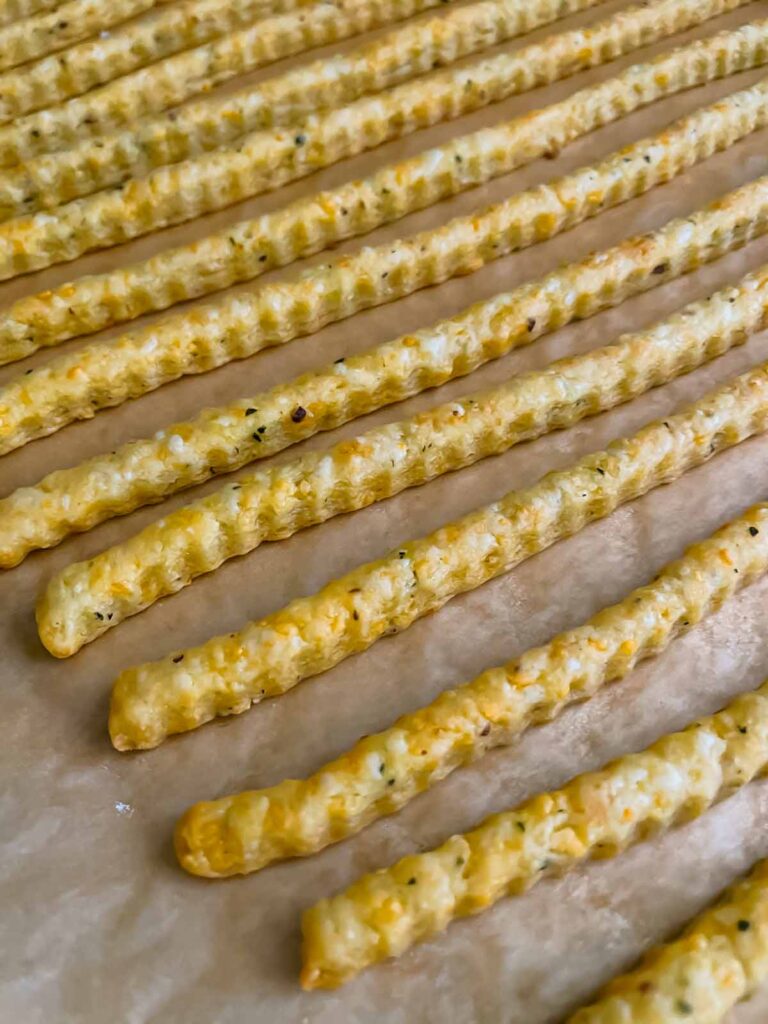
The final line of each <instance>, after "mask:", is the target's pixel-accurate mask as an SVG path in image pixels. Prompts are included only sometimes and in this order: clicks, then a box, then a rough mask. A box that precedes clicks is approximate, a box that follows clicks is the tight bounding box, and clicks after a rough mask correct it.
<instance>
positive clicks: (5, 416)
mask: <svg viewBox="0 0 768 1024" xmlns="http://www.w3.org/2000/svg"><path fill="white" fill-rule="evenodd" d="M766 99H768V80H766V82H764V83H762V84H761V85H760V86H754V87H752V88H751V89H748V90H745V91H744V92H742V93H737V94H734V95H733V96H730V97H729V98H728V99H727V100H725V101H722V102H720V103H717V104H715V105H714V106H712V107H707V108H705V109H704V110H701V111H698V112H697V113H695V114H693V115H691V116H690V117H686V118H684V119H683V120H682V121H679V122H677V123H676V124H675V125H674V126H673V127H672V128H670V129H667V130H666V131H664V132H662V133H660V134H659V135H657V136H652V137H651V138H648V139H643V140H641V141H640V142H638V143H634V144H633V145H631V146H627V147H625V148H624V149H622V150H619V151H618V152H617V153H614V154H612V155H611V156H609V157H608V158H607V159H606V160H604V161H602V162H601V163H600V164H598V165H596V166H595V167H585V168H581V169H580V170H578V171H576V172H574V173H573V174H569V175H567V176H565V177H564V178H560V179H558V180H556V181H553V182H550V183H548V184H546V185H543V186H538V187H536V188H534V189H530V190H528V191H526V192H522V193H518V194H516V195H514V196H512V197H511V198H510V199H508V200H505V201H504V202H501V203H498V204H496V205H495V206H491V207H488V208H486V209H485V210H482V211H479V212H478V213H475V214H469V215H466V216H462V217H457V218H455V219H454V220H452V221H449V222H448V223H447V224H445V225H443V226H441V227H439V228H436V229H432V230H428V231H424V232H421V233H419V234H417V235H413V236H411V237H410V238H406V239H401V240H397V241H394V242H388V243H385V244H383V245H380V246H378V247H376V248H364V249H362V250H360V251H358V252H357V253H355V254H353V255H351V256H348V257H342V258H341V259H338V260H337V261H336V262H335V263H331V264H327V265H324V266H323V265H321V266H320V267H317V268H313V269H311V270H310V271H308V272H306V273H305V274H303V275H301V276H299V277H298V278H297V279H295V280H293V281H287V282H276V283H274V284H269V285H267V286H266V287H264V288H262V289H260V290H258V291H254V292H251V293H250V294H243V295H237V296H233V297H230V296H227V297H224V298H223V299H221V300H219V302H217V303H213V304H211V305H209V306H203V307H198V308H196V309H194V310H193V311H191V312H190V313H188V314H181V315H180V316H176V317H169V318H167V319H166V320H165V321H161V322H160V323H158V324H153V325H151V326H150V327H148V328H145V329H143V330H139V331H136V332H135V333H132V334H126V335H123V336H122V337H121V338H119V339H117V340H114V341H109V342H96V343H94V344H92V345H90V346H88V347H87V348H84V349H80V350H79V351H77V352H75V353H72V354H68V355H63V356H59V357H58V358H56V359H53V360H51V361H50V362H49V363H47V364H45V365H44V366H42V367H41V368H40V369H36V370H34V371H27V372H26V373H24V374H22V375H20V376H19V377H16V378H15V379H13V380H11V381H9V383H8V384H7V385H5V387H3V388H2V389H0V453H5V452H8V451H12V450H13V449H14V448H19V447H21V446H23V445H24V444H27V443H28V442H29V441H32V440H34V439H36V438H38V437H45V436H47V435H48V434H51V433H54V432H55V431H56V430H59V429H61V427H63V426H66V425H67V424H68V423H72V422H74V421H76V420H79V419H90V418H92V417H93V416H94V414H95V413H96V412H98V411H99V409H103V408H108V407H111V406H115V405H120V404H121V403H122V402H124V401H126V400H129V399H132V398H137V397H138V396H140V395H143V394H146V393H147V392H149V391H152V390H154V389H156V388H158V387H161V386H162V385H163V384H166V383H168V382H170V381H173V380H177V379H178V378H179V377H182V376H185V375H187V374H194V373H205V372H207V371H209V370H211V369H213V368H214V367H218V366H222V365H224V364H225V363H228V362H230V361H231V360H233V359H242V358H245V357H246V356H250V355H253V354H254V353H255V352H258V351H260V350H261V349H264V348H268V347H271V346H273V345H277V344H283V343H285V342H287V341H290V340H292V339H294V338H297V337H302V336H306V335H309V334H311V333H312V332H314V331H316V330H318V329H319V328H320V327H322V326H323V325H325V324H328V323H331V322H334V321H338V320H342V319H345V318H346V317H349V316H352V315H353V314H354V313H356V312H359V311H360V310H361V309H367V308H370V307H371V306H377V305H381V304H383V303H384V302H390V301H392V300H393V299H396V298H400V297H402V296H404V295H410V294H412V293H413V292H415V291H417V290H418V289H420V288H424V287H426V286H427V285H431V284H436V283H439V282H441V281H445V280H448V279H449V278H451V277H455V276H458V275H459V274H466V273H470V272H472V271H475V270H477V269H479V268H480V267H482V266H483V265H485V264H486V263H489V262H491V261H492V260H494V259H498V258H499V257H501V256H503V255H505V254H506V253H509V252H512V251H514V250H519V249H521V248H524V247H525V246H528V245H532V244H534V243H536V242H539V241H541V240H543V239H545V238H551V237H552V236H553V235H556V234H558V233H559V232H561V231H563V230H565V229H566V228H570V227H573V226H574V225H575V224H578V223H581V222H582V221H584V220H586V219H587V218H589V217H592V216H595V215H596V214H598V213H600V212H601V211H602V210H604V209H608V208H610V207H612V206H615V205H618V204H619V203H621V202H624V201H626V200H627V199H629V198H632V197H633V196H636V195H640V194H642V193H643V192H645V191H647V190H648V189H650V188H651V187H653V185H655V184H657V183H658V182H660V181H668V180H669V179H671V178H673V177H674V176H675V175H676V174H679V173H681V172H682V171H683V170H685V169H687V168H688V167H690V166H692V165H693V164H695V163H697V162H698V161H699V160H702V159H706V158H707V157H708V156H710V155H711V154H712V153H713V152H715V151H717V150H720V149H724V148H726V147H727V146H728V145H730V144H732V143H733V142H734V141H735V139H736V138H741V137H743V136H744V135H746V134H747V133H749V132H751V131H753V130H755V129H756V128H758V127H760V126H762V125H763V124H768V102H766ZM0 231H1V226H0Z"/></svg>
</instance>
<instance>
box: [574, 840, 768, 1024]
mask: <svg viewBox="0 0 768 1024" xmlns="http://www.w3.org/2000/svg"><path fill="white" fill-rule="evenodd" d="M766 978H768V861H765V860H764V861H761V862H760V863H759V864H757V865H756V866H755V868H754V869H753V870H752V871H751V873H750V874H749V875H748V877H747V878H744V879H742V880H741V881H740V882H737V883H736V885H734V886H732V887H731V888H730V889H728V891H727V892H726V893H725V894H724V895H723V896H722V897H721V898H720V900H719V901H718V902H717V903H716V904H715V906H713V907H712V908H711V909H709V910H705V911H704V913H703V914H699V916H698V917H696V918H694V920H693V921H691V923H690V925H689V926H688V927H687V928H686V929H685V931H684V932H683V934H682V935H681V936H680V938H678V939H675V940H674V941H673V942H669V943H667V944H666V945H664V946H660V947H659V948H658V949H654V950H652V951H651V952H650V953H649V954H648V955H647V956H646V957H644V958H643V960H642V962H641V964H640V965H639V967H637V968H636V969H635V970H634V971H632V972H631V973H629V974H625V975H622V976H621V977H620V978H616V979H615V981H612V982H611V983H610V985H608V986H607V988H606V989H605V990H604V992H603V993H602V994H601V996H600V998H599V999H598V1001H597V1002H596V1003H592V1004H591V1005H590V1006H586V1007H584V1008H583V1009H582V1010H579V1011H578V1012H577V1013H575V1014H574V1015H573V1016H572V1017H569V1018H568V1024H621V1022H622V1021H626V1022H627V1024H629V1022H630V1021H631V1024H658V1022H659V1021H676V1020H681V1019H684V1018H688V1019H690V1020H692V1021H697V1022H698V1024H719V1022H720V1021H722V1020H723V1019H724V1018H725V1015H726V1014H727V1012H728V1010H730V1009H731V1007H733V1006H735V1005H736V1004H737V1003H739V1002H741V1000H742V999H749V997H750V996H751V995H752V994H753V993H754V992H755V990H756V989H757V988H758V986H759V985H761V984H762V983H763V982H764V981H765V980H766Z"/></svg>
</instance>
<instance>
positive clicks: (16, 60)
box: [0, 0, 156, 70]
mask: <svg viewBox="0 0 768 1024" xmlns="http://www.w3.org/2000/svg"><path fill="white" fill-rule="evenodd" d="M155 4H156V0H109V4H105V3H104V2H103V0H70V2H69V3H65V4H63V5H62V6H61V7H59V9H58V10H56V11H51V12H42V13H40V14H37V15H36V16H35V17H33V18H29V19H25V20H24V21H20V22H17V23H16V24H15V25H8V26H6V27H4V28H2V29H0V70H5V69H6V68H11V67H14V66H15V65H17V64H23V63H24V62H25V61H28V60H33V59H34V58H35V57H42V56H44V55H46V54H48V53H53V52H55V51H56V50H62V49H64V47H66V46H71V45H72V43H77V42H79V41H80V40H81V39H87V38H88V36H90V35H93V34H94V33H95V32H99V30H102V31H103V30H105V29H108V28H109V27H110V26H112V25H116V24H118V23H119V22H121V21H125V20H126V19H128V18H133V17H134V16H135V15H137V14H143V13H144V11H148V10H150V8H152V7H154V6H155Z"/></svg>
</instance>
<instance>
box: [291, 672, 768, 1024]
mask: <svg viewBox="0 0 768 1024" xmlns="http://www.w3.org/2000/svg"><path fill="white" fill-rule="evenodd" d="M767 767H768V683H764V684H763V685H762V686H761V687H760V688H759V689H758V690H756V691H754V692H753V693H747V694H742V695H741V696H740V697H737V698H736V700H734V701H733V702H732V703H730V704H729V705H728V706H727V707H726V708H725V709H724V710H723V711H720V712H718V714H715V715H711V716H709V717H708V718H702V719H700V720H699V721H698V722H694V723H693V724H692V725H691V726H689V727H688V728H687V729H684V730H683V731H682V732H675V733H671V734H669V735H667V736H664V737H663V738H662V739H660V740H658V741H657V742H656V743H654V744H653V745H652V746H650V747H648V748H647V749H646V750H644V751H642V752H641V753H639V754H630V755H628V756H626V757H621V758H619V759H618V760H616V761H613V762H612V763H611V764H609V765H607V766H606V767H605V768H603V769H602V770H600V771H596V772H589V773H587V774H584V775H580V776H577V777H576V778H575V779H573V780H572V781H571V782H569V783H568V784H567V785H566V786H564V787H563V788H562V789H560V790H555V791H553V792H549V793H542V794H540V795H539V796H536V797H534V798H533V799H532V800H528V801H527V802H526V803H523V804H521V805H520V806H519V807H517V808H516V809H514V810H510V811H505V812H503V813H501V814H496V815H493V816H492V817H490V818H486V820H485V821H484V822H483V823H482V824H481V825H480V826H479V827H478V828H476V829H474V830H473V831H472V832H468V833H465V834H464V835H456V836H452V837H451V838H450V839H448V840H447V841H446V842H445V843H443V845H442V846H439V847H437V848H436V849H434V850H430V851H428V852H426V853H421V854H414V855H411V856H409V857H404V858H403V859H402V860H400V861H398V862H397V863H396V864H394V865H393V866H392V867H389V868H385V869H382V870H380V871H376V872H373V873H372V874H368V875H364V876H363V877H362V878H360V879H359V880H358V881H357V882H355V883H354V884H353V885H351V886H350V887H349V888H348V889H346V890H344V891H343V892H340V893H338V894H337V895H336V896H332V897H331V898H330V899H324V900H321V901H320V902H319V903H317V904H316V905H315V906H314V907H311V908H310V909H309V910H307V911H306V912H305V914H304V916H303V920H302V932H303V950H302V958H303V967H302V971H301V983H302V985H303V986H304V988H335V987H336V986H337V985H341V984H343V983H344V982H346V981H349V980H350V979H351V978H352V977H354V975H355V974H357V973H358V971H361V970H363V969H364V968H365V967H368V966H369V965H371V964H374V963H378V962H379V961H381V960H385V959H387V958H388V957H392V956H400V955H401V954H402V953H404V952H405V951H406V950H407V949H408V948H409V947H410V946H412V945H414V943H417V942H422V941H424V940H425V939H427V938H428V937H430V936H432V935H435V934H436V933H438V932H440V931H442V930H443V929H444V928H446V927H447V926H448V924H450V922H451V921H453V920H455V919H456V918H460V917H466V916H468V915H471V914H477V913H480V911H482V910H485V909H486V908H487V907H489V906H491V905H492V904H494V903H496V902H497V901H498V900H500V899H502V898H503V897H505V896H513V895H517V894H519V893H521V892H524V891H525V890H526V889H529V888H531V886H533V885H535V884H536V883H537V882H538V881H539V880H540V879H541V878H544V877H546V876H548V875H549V876H551V875H561V874H564V873H565V872H566V871H568V870H570V869H571V868H573V867H574V866H576V865H577V864H579V863H580V862H581V861H583V860H586V859H588V858H590V859H603V858H607V857H612V856H615V855H616V854H618V853H620V852H622V851H623V850H624V849H626V848H627V847H628V846H630V845H632V844H633V843H635V842H639V841H642V840H643V839H646V838H647V837H648V836H649V834H653V833H655V832H657V831H659V830H661V829H667V828H670V827H671V826H672V825H674V824H676V823H677V822H679V821H684V820H690V819H692V818H696V817H698V816H699V815H701V814H703V813H704V812H705V811H706V810H707V809H708V808H709V807H710V806H712V804H714V803H715V802H716V801H718V800H721V799H722V798H723V797H725V796H728V795H729V794H730V793H732V792H733V791H734V790H736V789H739V788H740V787H741V786H744V785H746V784H747V783H748V782H750V781H751V780H752V779H754V778H755V777H756V776H759V775H761V774H763V773H764V772H765V771H766V768H767ZM625 1019H626V1018H625ZM630 1019H631V1020H633V1021H634V1018H630Z"/></svg>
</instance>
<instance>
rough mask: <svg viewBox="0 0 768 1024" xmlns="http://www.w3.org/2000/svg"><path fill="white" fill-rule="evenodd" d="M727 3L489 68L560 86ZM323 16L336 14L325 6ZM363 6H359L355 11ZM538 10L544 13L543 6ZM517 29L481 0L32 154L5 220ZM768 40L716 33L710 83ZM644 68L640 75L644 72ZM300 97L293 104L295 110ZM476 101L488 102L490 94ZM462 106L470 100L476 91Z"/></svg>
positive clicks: (289, 41) (507, 10) (329, 23)
mask: <svg viewBox="0 0 768 1024" xmlns="http://www.w3.org/2000/svg"><path fill="white" fill-rule="evenodd" d="M738 2H743V0H738ZM400 6H402V0H400ZM725 6H733V2H732V0H708V2H706V3H702V2H701V0H685V2H681V0H664V2H663V3H662V5H661V6H659V5H657V6H654V7H647V6H646V7H639V8H629V9H628V10H627V11H625V12H623V14H622V15H621V16H616V15H614V16H613V17H611V18H609V19H608V20H606V21H604V22H601V23H599V24H598V25H596V26H594V27H593V28H587V29H577V30H575V31H571V32H567V33H562V34H560V35H558V36H554V37H552V38H550V39H548V40H544V41H543V42H541V43H538V44H535V45H533V46H528V47H525V48H524V49H523V50H521V51H519V52H517V53H515V54H512V55H502V56H501V57H499V58H497V59H495V60H494V62H493V63H494V67H496V69H497V71H498V69H499V67H500V66H503V67H504V69H505V74H504V77H503V78H502V79H501V81H502V82H503V86H502V87H503V89H504V92H505V94H506V95H509V94H511V93H513V92H520V91H523V90H524V89H530V88H532V87H534V86H536V85H540V84H543V82H545V81H547V82H548V81H553V80H555V79H557V78H562V77H565V76H566V75H568V74H572V73H573V72H575V71H578V70H580V69H581V68H582V67H584V66H585V65H591V64H595V63H604V62H605V61H608V60H613V59H615V58H616V57H618V56H619V55H620V54H621V53H622V52H626V51H627V50H632V49H634V48H635V47H637V46H638V45H640V44H641V43H646V42H649V41H651V39H658V38H662V37H663V36H665V35H669V34H671V33H673V32H676V31H679V30H680V29H681V28H686V27H688V26H689V25H691V24H693V23H694V22H695V23H700V22H702V21H704V20H706V19H707V18H711V17H712V16H713V15H715V14H718V13H721V11H722V9H723V7H725ZM489 8H492V9H490V10H489ZM332 9H334V8H333V5H331V6H330V8H328V10H332ZM353 9H354V7H353ZM361 9H362V10H365V9H366V8H365V6H364V5H363V6H362V8H361ZM384 13H385V14H386V13H389V12H386V11H385V12H384ZM543 13H545V14H549V13H551V11H550V10H549V3H548V4H547V6H546V9H545V10H544V12H543ZM296 17H297V16H296V15H292V16H286V17H285V18H283V19H281V21H286V20H290V18H293V19H294V20H295V19H296ZM352 20H353V19H350V24H351V21H352ZM358 20H359V19H358ZM339 22H340V18H339V14H338V12H337V14H336V18H335V19H334V18H333V17H332V16H331V15H330V14H328V15H327V16H326V19H325V24H326V27H327V31H330V32H331V33H334V32H337V31H338V27H337V26H338V25H339ZM520 25H521V18H520V12H519V9H518V0H489V2H488V3H482V4H478V5H470V6H468V7H462V8H458V9H457V10H456V11H453V12H451V13H450V14H449V15H448V16H447V18H446V19H443V18H439V17H438V18H434V19H431V20H429V21H426V22H423V23H419V24H417V25H415V26H414V25H406V26H405V27H404V28H402V29H400V30H399V31H397V32H395V33H392V34H391V35H390V36H389V37H385V38H384V39H382V40H380V41H378V42H375V43H372V44H369V45H368V46H364V47H362V48H361V49H359V50H358V51H353V53H352V54H344V55H341V56H339V57H338V58H336V60H335V62H334V63H335V67H333V68H332V67H329V65H328V62H327V61H318V62H316V63H315V64H312V65H310V66H309V67H303V68H299V69H297V70H296V71H294V72H291V73H290V74H288V75H287V76H283V77H282V78H277V79H273V80H272V81H271V83H269V82H268V83H266V85H263V86H260V87H257V88H256V89H255V90H254V89H249V90H244V91H242V92H240V93H236V94H234V95H230V96H226V97H224V98H223V99H218V100H210V99H208V100H202V101H200V102H198V103H197V104H191V105H190V106H188V107H186V108H183V109H182V110H180V111H178V112H176V113H177V116H176V119H175V120H174V121H169V120H168V118H167V116H163V117H162V118H159V119H155V120H154V121H151V122H148V123H143V124H140V125H138V126H133V125H132V126H131V127H130V128H129V129H128V130H126V131H123V132H121V133H118V134H116V135H112V136H107V137H104V136H102V137H100V138H99V139H98V140H96V142H95V143H94V142H93V141H91V140H85V141H84V142H83V143H82V144H79V145H78V146H77V147H75V148H74V149H70V150H68V151H67V152H65V153H58V154H54V155H48V156H44V157H38V158H37V159H34V160H31V161H30V162H28V163H27V164H23V165H21V166H20V167H18V168H16V169H14V170H12V171H9V172H8V174H7V175H4V176H3V178H2V189H0V213H2V216H4V217H9V216H16V215H19V214H22V213H30V212H32V211H33V210H35V209H42V208H50V207H53V206H56V205H58V204H59V203H61V202H66V201H68V200H71V199H74V198H77V197H78V196H83V195H87V194H89V193H91V192H95V191H96V190H97V189H99V188H106V187H107V186H110V185H116V184H119V183H120V182H122V181H125V180H127V179H128V178H129V177H131V176H136V175H140V174H146V173H148V172H149V171H151V170H152V169H153V168H154V167H157V166H158V165H160V164H170V163H176V162H178V161H181V160H183V159H185V158H189V157H192V156H195V155H197V154H199V153H200V152H202V151H205V150H210V149H213V148H215V147H219V146H223V145H226V144H229V143H232V141H233V140H235V139H237V138H239V137H240V136H241V135H242V134H243V133H244V132H250V131H253V130H256V129H261V128H265V127H267V126H269V127H272V126H273V125H274V124H275V123H277V122H280V123H284V122H285V121H286V117H285V116H282V115H281V109H283V110H284V109H286V103H285V98H286V96H288V97H289V98H291V100H292V101H291V102H290V104H289V105H288V106H287V110H288V112H289V114H288V117H287V120H290V121H297V120H299V121H300V120H301V117H306V115H307V114H308V113H310V112H311V110H312V109H317V108H318V107H319V106H320V105H331V106H337V105H339V104H341V103H344V102H350V101H353V100H356V99H358V98H359V97H360V96H361V95H363V94H366V93H372V92H377V91H380V90H381V89H384V88H385V87H386V86H391V85H393V84H396V83H397V82H398V81H402V80H403V79H406V78H412V77H414V76H415V75H416V74H418V73H419V72H420V71H425V70H428V69H431V68H432V67H433V66H435V64H436V63H443V64H446V63H451V62H452V61H454V60H457V59H458V58H460V57H461V56H463V55H465V54H467V53H472V52H476V51H477V50H479V49H483V48H484V47H486V46H489V45H491V44H492V43H494V42H495V41H497V39H498V37H499V36H502V37H504V38H507V37H509V36H510V35H516V34H518V32H519V29H520ZM489 28H492V29H493V28H495V31H493V32H490V31H489ZM311 29H312V33H313V35H316V36H318V37H319V36H320V35H321V34H322V32H323V30H324V23H323V21H322V19H320V18H319V17H318V15H314V16H313V18H312V19H311ZM304 34H305V35H306V32H305V33H304ZM766 34H768V22H762V23H757V24H756V25H755V26H754V27H753V28H752V31H751V32H750V29H747V30H746V31H745V33H743V34H738V35H735V36H733V35H731V34H730V33H724V34H722V35H723V38H722V39H721V38H719V37H716V38H715V39H714V40H706V43H705V45H703V46H702V47H701V54H702V55H703V57H704V61H705V65H706V63H709V64H710V66H713V67H714V66H717V68H718V71H717V73H719V74H723V73H725V72H727V64H728V60H727V58H726V65H725V68H723V67H722V66H721V65H720V64H719V63H717V64H715V61H714V60H713V59H712V56H710V59H709V61H707V56H708V55H714V53H715V52H716V51H718V52H722V51H723V49H726V50H729V51H730V54H729V55H730V59H731V62H733V61H735V60H739V61H740V66H741V62H743V60H744V57H745V54H749V53H754V54H755V56H756V55H757V54H756V52H755V51H757V52H760V51H765V50H766ZM294 35H295V33H292V34H289V35H287V37H286V41H285V45H286V46H287V47H295V46H296V45H300V42H299V43H297V42H296V40H295V38H294ZM264 45H265V47H266V50H267V53H268V55H270V54H272V53H273V52H274V50H275V48H276V45H277V44H274V45H273V44H271V43H268V42H265V44H264ZM404 52H405V53H414V54H415V55H416V56H415V58H414V59H413V60H408V59H404V57H403V54H404ZM669 60H670V57H669V55H665V61H666V62H669ZM673 63H675V68H674V70H675V72H676V75H675V80H676V81H677V83H678V85H677V87H678V88H680V84H679V83H680V77H681V75H680V71H681V69H680V67H679V62H674V61H673ZM694 66H696V67H697V73H698V74H701V73H702V72H703V68H699V67H698V65H697V64H694V63H693V62H692V63H691V67H694ZM645 71H646V77H648V69H647V68H646V69H645ZM712 73H713V72H712V71H710V74H712ZM427 84H428V83H427ZM275 92H277V97H275ZM270 93H271V94H272V96H271V98H270ZM297 98H298V100H299V103H296V100H297ZM275 99H276V100H277V102H275ZM485 100H486V101H487V100H488V94H486V96H485ZM323 101H325V102H323ZM465 102H469V103H473V102H474V103H476V100H474V93H472V94H471V95H470V96H469V99H468V101H465ZM300 105H301V106H303V107H304V108H305V109H304V110H303V111H302V110H300V109H298V110H297V107H300ZM567 106H568V105H567V104H566V107H567ZM294 115H296V116H294ZM614 116H615V115H614ZM299 127H301V126H299Z"/></svg>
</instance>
